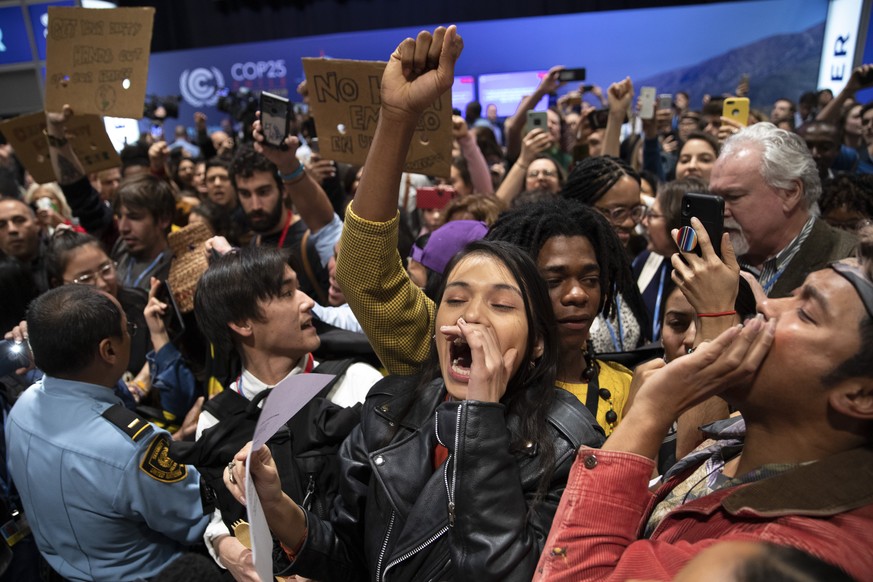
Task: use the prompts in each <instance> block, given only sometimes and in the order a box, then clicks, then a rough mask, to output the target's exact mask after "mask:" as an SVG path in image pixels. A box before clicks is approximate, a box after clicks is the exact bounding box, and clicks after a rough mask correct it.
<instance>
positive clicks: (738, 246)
mask: <svg viewBox="0 0 873 582" xmlns="http://www.w3.org/2000/svg"><path fill="white" fill-rule="evenodd" d="M724 227H725V230H727V231H728V232H729V233H730V237H731V244H732V245H733V246H734V254H736V256H737V258H739V257H742V256H743V255H745V254H746V253H748V252H749V239H747V238H746V235H745V234H744V233H743V227H742V226H740V223H739V222H737V221H736V220H734V219H733V218H726V219H725V221H724Z"/></svg>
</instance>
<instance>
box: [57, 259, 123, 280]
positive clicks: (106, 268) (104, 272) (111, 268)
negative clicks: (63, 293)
mask: <svg viewBox="0 0 873 582" xmlns="http://www.w3.org/2000/svg"><path fill="white" fill-rule="evenodd" d="M97 277H100V278H101V279H103V280H104V281H110V280H112V279H115V263H113V262H111V261H110V262H107V263H103V264H102V265H100V268H99V269H97V270H96V271H93V272H91V273H85V274H84V275H79V276H78V277H76V278H75V279H73V280H72V281H66V282H67V283H74V284H76V285H92V286H93V285H96V284H97Z"/></svg>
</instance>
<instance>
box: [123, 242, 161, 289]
mask: <svg viewBox="0 0 873 582" xmlns="http://www.w3.org/2000/svg"><path fill="white" fill-rule="evenodd" d="M165 252H166V251H161V254H159V255H158V256H157V257H155V260H154V261H152V262H151V264H150V265H149V266H148V267H146V268H145V270H144V271H143V272H142V273H140V274H139V277H137V278H136V281H134V282H133V285H131V284H130V274H131V272H132V271H133V262H134V261H133V257H129V258H128V260H127V275H126V276H125V277H124V286H125V287H138V286H139V284H140V281H142V278H143V277H145V276H146V275H148V274H149V272H151V270H152V269H154V268H155V266H156V265H157V264H158V262H160V260H161V259H163V258H164V253H165Z"/></svg>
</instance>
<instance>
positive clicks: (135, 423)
mask: <svg viewBox="0 0 873 582" xmlns="http://www.w3.org/2000/svg"><path fill="white" fill-rule="evenodd" d="M101 416H102V417H103V418H105V419H106V420H108V421H109V422H111V423H112V424H114V425H115V426H117V427H118V428H120V429H121V432H123V433H124V434H126V435H127V436H129V437H130V440H132V441H133V442H135V443H136V442H139V441H140V440H142V439H143V438H145V437H146V436H148V435H149V434H151V433H152V432H153V431H154V428H153V427H152V425H151V424H149V423H148V421H147V420H145V419H144V418H142V417H140V416H139V415H137V414H136V413H135V412H133V411H131V410H129V409H127V408H125V407H124V405H123V404H114V405H112V406H110V407H109V408H107V409H106V410H105V411H103V414H102V415H101Z"/></svg>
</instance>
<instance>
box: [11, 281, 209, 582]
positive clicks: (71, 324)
mask: <svg viewBox="0 0 873 582" xmlns="http://www.w3.org/2000/svg"><path fill="white" fill-rule="evenodd" d="M27 324H28V333H29V336H30V337H29V340H30V345H31V349H32V351H33V357H34V363H35V364H36V366H37V367H39V368H41V369H42V370H43V371H44V372H45V374H46V376H45V378H44V379H43V380H42V381H41V382H38V383H36V384H34V385H33V386H31V387H30V388H28V389H27V390H26V391H25V392H24V393H23V394H22V395H21V397H20V398H19V399H18V401H17V402H16V403H15V406H13V408H12V411H11V412H10V413H9V417H8V419H7V422H6V443H7V458H8V464H9V468H10V473H11V475H12V478H13V480H14V482H15V485H16V487H17V488H18V491H19V493H20V495H21V499H22V503H23V505H24V515H25V517H26V520H27V524H24V523H21V524H17V525H20V526H22V527H26V526H27V525H29V526H30V528H31V529H32V530H33V534H34V537H35V539H36V543H37V545H38V546H39V549H40V552H42V554H43V556H44V557H45V559H46V560H47V561H48V562H49V564H50V565H51V566H52V567H53V568H54V569H55V570H56V571H57V572H58V573H59V574H61V575H62V576H64V577H65V578H67V579H69V580H118V581H125V580H137V579H143V578H144V579H148V578H151V577H153V576H156V575H157V574H158V573H160V571H161V570H162V569H163V568H164V567H166V565H167V564H168V563H170V562H172V561H173V560H174V559H175V558H177V557H179V556H180V555H182V553H183V552H184V551H185V548H186V546H188V545H191V544H195V543H197V542H198V541H199V540H200V538H201V536H202V534H203V531H204V529H205V527H206V524H207V522H208V517H207V516H205V515H203V509H202V506H201V503H200V492H199V481H200V476H199V474H198V473H197V472H196V471H195V470H194V469H193V468H189V467H186V466H185V465H180V464H177V463H175V462H173V461H172V460H170V459H169V458H168V457H167V450H168V445H169V441H170V436H169V434H168V433H166V432H164V431H163V430H160V429H157V428H155V427H153V426H152V425H150V424H149V423H148V422H146V421H145V420H143V419H141V418H140V417H138V416H137V415H136V414H134V413H132V412H130V411H129V410H127V409H126V408H125V407H124V406H123V405H122V404H121V401H120V400H119V399H118V397H117V396H115V395H114V393H113V390H112V387H113V386H114V385H115V383H116V382H117V381H118V379H119V378H120V377H121V375H122V374H123V373H124V370H125V369H126V368H127V364H128V359H129V356H130V330H129V329H128V326H129V324H128V321H127V317H126V316H125V314H124V311H123V310H122V309H121V306H120V305H119V304H118V302H117V301H116V300H115V298H113V297H111V296H110V295H108V294H106V293H103V292H100V291H97V290H95V289H93V288H90V287H85V286H81V285H64V286H62V287H58V288H56V289H53V290H51V291H49V292H48V293H46V294H44V295H42V296H40V297H39V298H37V299H36V300H34V302H33V303H32V304H31V307H30V309H29V310H28V314H27Z"/></svg>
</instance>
